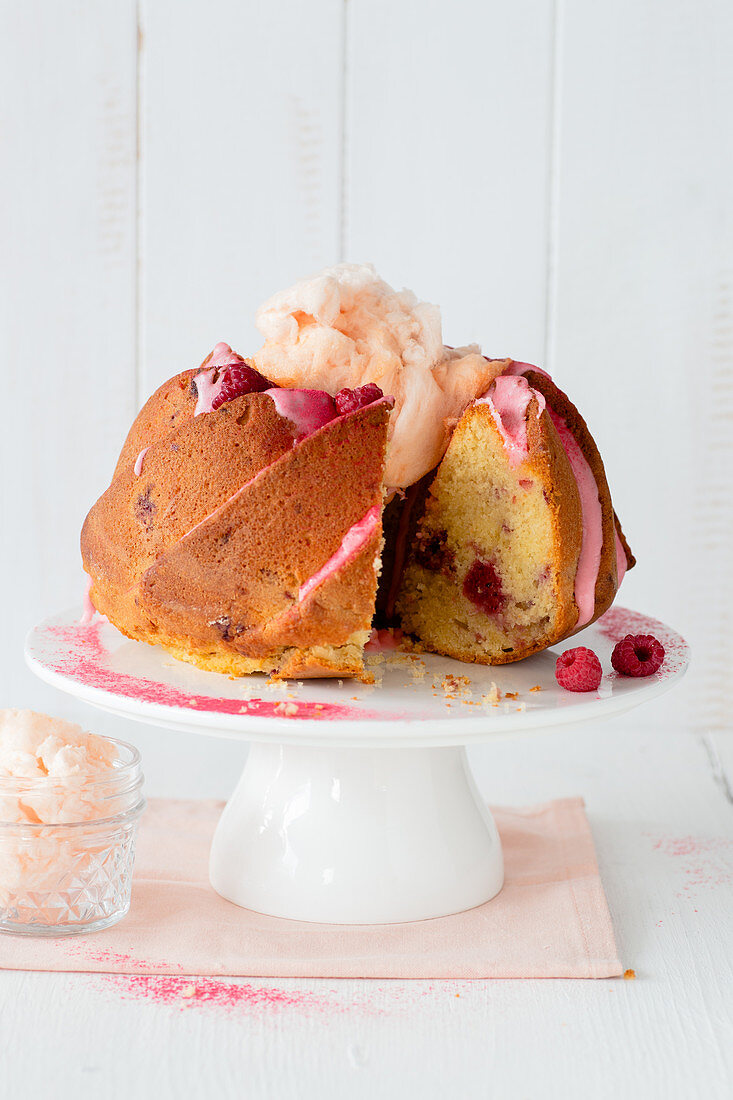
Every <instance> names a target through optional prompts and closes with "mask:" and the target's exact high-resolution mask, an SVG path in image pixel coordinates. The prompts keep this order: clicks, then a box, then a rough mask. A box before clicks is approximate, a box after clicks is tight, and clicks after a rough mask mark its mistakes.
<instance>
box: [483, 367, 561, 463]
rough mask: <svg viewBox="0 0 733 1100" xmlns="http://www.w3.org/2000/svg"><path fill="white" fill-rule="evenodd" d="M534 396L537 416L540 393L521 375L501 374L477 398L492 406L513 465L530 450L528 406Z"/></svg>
mask: <svg viewBox="0 0 733 1100" xmlns="http://www.w3.org/2000/svg"><path fill="white" fill-rule="evenodd" d="M533 397H534V398H536V399H537V404H538V409H537V417H538V418H539V417H540V416H541V415H542V413H543V412H544V409H545V399H544V397H543V395H542V394H541V393H539V392H538V391H537V390H533V389H532V387H531V386H530V384H529V382H528V381H527V379H526V378H524V377H523V376H521V375H511V374H510V375H507V374H502V375H500V376H499V377H498V378H497V379H496V381H495V382H494V383H493V384H492V386H491V388H490V390H489V392H488V394H487V395H486V397H482V398H481V399H480V400H479V401H477V402H476V403H477V404H484V403H485V404H488V406H489V408H490V409H491V415H492V416H493V418H494V421H495V422H496V426H497V428H498V429H499V431H500V432H501V436H502V439H503V440H504V447H505V449H506V452H507V455H508V457H509V465H510V466H511V467H512V469H513V468H514V467H515V466H518V465H519V463H520V462H523V461H524V459H525V458H526V457H527V455H528V453H529V446H528V443H527V409H528V408H529V404H530V402H531V400H532V398H533Z"/></svg>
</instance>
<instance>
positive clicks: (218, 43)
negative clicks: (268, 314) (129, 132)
mask: <svg viewBox="0 0 733 1100" xmlns="http://www.w3.org/2000/svg"><path fill="white" fill-rule="evenodd" d="M141 19H142V39H143V48H142V70H141V74H142V75H141V100H140V109H141V133H142V159H141V181H140V195H141V230H140V240H141V276H142V286H141V310H140V317H139V325H140V371H141V379H142V392H141V395H140V396H141V398H143V397H145V396H146V395H147V394H149V393H150V392H151V391H152V390H153V389H154V388H155V387H156V386H157V385H159V383H160V382H162V381H164V380H165V379H166V378H169V377H170V376H171V375H172V374H175V373H176V372H178V371H181V370H186V369H188V368H189V367H191V366H196V365H197V364H198V363H199V362H200V361H201V360H202V359H203V358H204V356H205V355H207V354H208V352H209V351H210V350H211V348H212V347H213V346H214V344H216V343H217V342H218V341H219V340H226V341H227V342H228V343H230V344H232V346H234V347H236V348H237V349H238V350H240V351H241V352H242V354H244V355H247V354H251V353H252V352H253V351H255V350H256V348H257V347H258V346H259V343H260V342H261V340H259V339H258V337H257V333H256V330H255V327H254V312H255V309H256V308H257V306H258V305H259V304H260V302H261V301H263V300H264V298H265V297H267V296H268V295H269V294H271V293H273V292H274V291H275V290H278V289H279V288H280V287H282V286H286V285H288V283H289V282H291V281H293V280H294V279H295V278H298V277H300V276H301V275H304V274H308V273H309V272H310V271H311V270H316V269H318V268H319V267H323V266H324V265H326V264H331V263H335V262H336V261H337V259H338V227H339V219H340V213H339V211H340V162H341V154H340V149H341V98H342V96H341V84H342V59H341V55H342V49H341V43H342V34H343V27H342V20H343V5H342V3H341V2H340V0H312V2H309V3H307V4H304V3H300V2H299V0H283V2H280V3H278V4H271V3H263V2H255V3H232V2H231V0H208V2H207V3H206V4H205V5H202V4H200V3H187V4H180V3H176V2H175V0H142V15H141Z"/></svg>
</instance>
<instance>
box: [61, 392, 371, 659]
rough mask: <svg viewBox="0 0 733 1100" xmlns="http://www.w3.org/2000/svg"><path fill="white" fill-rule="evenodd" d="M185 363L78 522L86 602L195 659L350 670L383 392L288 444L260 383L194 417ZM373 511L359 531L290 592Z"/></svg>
mask: <svg viewBox="0 0 733 1100" xmlns="http://www.w3.org/2000/svg"><path fill="white" fill-rule="evenodd" d="M191 373H192V372H186V373H185V374H184V375H182V376H178V378H177V379H171V380H170V382H169V383H166V384H165V385H164V386H163V387H161V388H160V390H158V391H157V394H156V395H154V397H153V398H151V401H150V402H148V404H147V405H146V407H145V408H144V409H143V411H142V413H141V414H140V417H141V421H142V427H141V426H140V425H137V426H136V425H133V429H132V430H131V432H130V434H129V436H128V439H127V441H126V444H125V448H124V449H123V456H121V459H120V461H119V462H118V466H117V473H116V476H115V478H114V479H113V482H112V484H111V486H110V488H109V489H108V490H107V492H106V493H104V494H103V495H102V497H101V498H100V500H99V501H98V502H97V504H96V505H95V506H94V507H93V508H92V510H91V512H90V513H89V516H88V517H87V520H86V522H85V524H84V528H83V531H82V539H81V544H82V555H83V559H84V564H85V568H86V569H87V572H89V574H90V576H91V578H92V582H93V585H92V591H91V596H92V600H93V602H94V604H95V606H96V607H97V609H98V610H99V611H101V612H102V613H104V614H106V615H107V616H108V618H109V619H110V620H111V621H112V622H113V623H114V624H115V625H116V626H117V627H118V628H119V629H120V630H122V632H123V633H125V634H127V635H128V636H130V637H134V638H138V639H140V640H143V641H148V642H150V643H161V644H162V645H164V646H165V647H166V648H168V649H170V650H171V652H174V653H175V654H176V655H177V656H180V657H183V658H184V659H186V660H190V661H193V662H194V663H197V664H199V665H201V666H202V667H210V668H216V669H218V670H222V671H228V672H230V673H231V674H239V673H242V672H249V671H255V670H259V669H262V670H265V671H277V670H278V669H280V672H281V674H285V675H291V673H290V672H283V669H297V670H298V671H297V675H319V674H320V675H324V674H325V675H331V674H333V675H351V674H358V673H359V672H360V671H361V668H362V667H363V664H362V660H361V648H362V646H363V644H364V642H365V641H366V639H367V637H368V631H369V628H370V625H371V618H372V613H373V607H374V599H375V594H376V584H377V564H378V559H379V551H380V547H381V523H380V521H379V514H380V513H381V506H382V473H383V468H384V456H385V447H386V433H387V423H388V418H389V404H388V403H387V402H385V401H382V402H377V403H375V404H372V405H370V406H367V407H365V408H362V409H359V410H358V411H356V412H354V413H351V414H349V415H347V416H342V417H339V418H337V419H335V420H333V421H331V422H330V423H328V424H326V425H325V426H324V427H322V428H320V429H319V430H318V431H316V432H314V433H313V434H312V435H310V436H308V437H307V438H306V439H304V440H302V441H301V442H299V443H297V445H295V446H294V445H293V442H294V440H293V430H294V429H293V425H292V424H291V423H290V422H289V421H288V420H287V419H286V418H284V417H282V416H280V415H279V414H278V412H277V411H276V409H275V405H274V402H273V401H272V399H271V398H270V397H269V396H267V395H266V394H263V393H253V394H247V395H246V396H243V397H239V398H235V399H234V400H232V401H229V402H227V403H226V404H224V405H222V406H221V408H220V409H218V410H217V411H216V412H214V413H211V414H204V415H201V416H199V417H196V418H195V419H194V418H193V410H194V408H195V392H192V391H191V386H190V375H191ZM182 383H185V384H182ZM151 403H152V404H151ZM170 424H173V428H172V429H170V430H168V429H169V427H170ZM143 447H148V448H149V449H148V450H147V452H146V453H145V455H144V459H143V461H142V469H141V471H140V473H139V475H137V474H136V473H135V471H134V468H133V464H134V458H135V457H136V456H137V454H138V453H139V451H140V450H141V449H142V448H143ZM123 459H124V461H123ZM370 509H372V510H374V512H375V516H374V520H375V522H374V524H373V527H372V528H371V529H370V531H369V532H368V537H367V539H366V542H365V543H364V544H363V545H362V546H361V547H360V548H359V549H358V552H355V553H353V554H352V555H351V556H349V557H348V560H346V561H345V562H344V563H343V564H342V566H341V568H340V569H339V570H338V571H337V572H336V573H334V575H333V576H332V577H329V578H327V579H326V580H325V581H323V583H321V584H320V585H318V587H317V588H316V589H315V590H314V591H313V592H311V593H310V594H309V595H307V596H306V597H305V598H304V599H303V600H299V598H298V592H299V588H300V586H302V585H303V584H304V583H305V582H306V581H307V580H308V579H309V578H311V577H312V576H314V575H315V574H317V573H318V572H319V570H320V569H321V568H322V567H323V566H324V565H325V563H326V562H328V560H329V559H330V558H331V557H332V556H333V555H334V554H335V553H336V552H337V551H338V550H339V547H340V546H341V542H342V539H343V538H344V536H345V535H346V533H347V532H348V531H349V530H350V529H351V528H352V527H353V526H354V525H355V524H358V523H359V522H360V521H362V520H363V519H364V517H365V515H366V514H367V513H368V512H369V511H370ZM292 674H293V675H295V674H296V673H292Z"/></svg>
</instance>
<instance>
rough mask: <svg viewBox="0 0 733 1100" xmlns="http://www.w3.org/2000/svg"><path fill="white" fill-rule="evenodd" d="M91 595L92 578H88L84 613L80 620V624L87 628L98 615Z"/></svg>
mask: <svg viewBox="0 0 733 1100" xmlns="http://www.w3.org/2000/svg"><path fill="white" fill-rule="evenodd" d="M91 593H92V578H91V577H88V578H87V586H86V588H85V589H84V610H83V611H82V615H81V618H80V619H79V622H80V624H81V625H82V626H86V625H87V624H88V623H90V622H92V620H93V619H94V616H95V615H96V614H97V609H96V607H95V606H94V604H93V603H92V595H91Z"/></svg>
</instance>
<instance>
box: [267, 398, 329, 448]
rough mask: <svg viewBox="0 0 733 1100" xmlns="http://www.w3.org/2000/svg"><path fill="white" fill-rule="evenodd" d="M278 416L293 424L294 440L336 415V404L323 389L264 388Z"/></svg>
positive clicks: (306, 434)
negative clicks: (294, 430)
mask: <svg viewBox="0 0 733 1100" xmlns="http://www.w3.org/2000/svg"><path fill="white" fill-rule="evenodd" d="M265 393H266V394H267V396H268V397H270V398H272V400H273V402H274V404H275V408H276V409H277V411H278V413H279V414H280V416H284V417H285V419H286V420H290V421H291V423H293V424H295V428H296V436H295V438H296V440H297V441H298V442H299V441H300V440H301V439H305V438H306V436H309V435H313V433H314V432H317V431H318V429H319V428H322V427H323V426H324V424H329V423H330V422H331V421H332V420H335V419H336V417H337V416H338V412H337V410H336V405H335V403H334V400H333V398H332V397H331V395H330V394H328V393H326V392H325V391H324V390H283V389H272V390H265Z"/></svg>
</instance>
